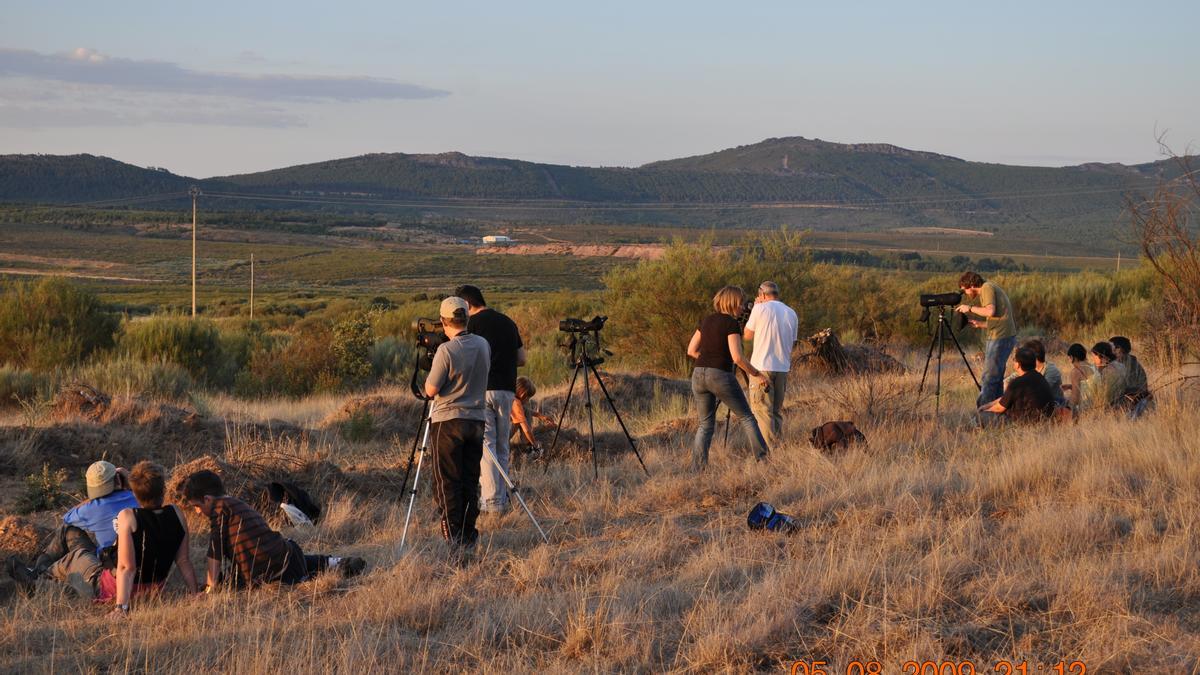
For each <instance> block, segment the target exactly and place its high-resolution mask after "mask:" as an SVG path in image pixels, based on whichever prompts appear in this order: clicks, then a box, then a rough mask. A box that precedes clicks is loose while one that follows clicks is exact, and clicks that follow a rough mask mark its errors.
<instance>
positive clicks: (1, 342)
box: [0, 277, 118, 372]
mask: <svg viewBox="0 0 1200 675" xmlns="http://www.w3.org/2000/svg"><path fill="white" fill-rule="evenodd" d="M117 326H118V320H117V318H116V317H115V316H113V315H112V314H110V313H109V312H108V311H107V309H106V308H105V306H104V305H103V304H101V302H100V300H99V299H98V298H97V297H96V296H95V295H92V294H91V293H88V292H87V291H85V290H83V289H81V288H79V287H78V286H75V285H74V284H72V283H70V282H68V281H66V280H65V279H60V278H57V277H51V278H47V279H44V280H42V281H39V282H14V283H11V284H8V285H7V286H6V287H5V289H4V293H3V295H0V354H3V355H4V359H5V360H6V361H7V362H9V363H12V364H14V365H16V366H20V367H24V368H29V369H32V370H35V371H42V372H48V371H52V370H54V369H56V368H59V367H61V366H64V365H67V366H70V365H74V364H77V363H80V362H82V361H83V360H85V359H87V358H88V357H89V356H91V355H92V354H94V353H96V352H98V351H102V350H105V349H109V348H110V347H112V345H113V334H114V333H115V332H116V330H117Z"/></svg>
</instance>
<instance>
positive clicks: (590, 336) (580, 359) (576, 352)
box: [550, 330, 650, 477]
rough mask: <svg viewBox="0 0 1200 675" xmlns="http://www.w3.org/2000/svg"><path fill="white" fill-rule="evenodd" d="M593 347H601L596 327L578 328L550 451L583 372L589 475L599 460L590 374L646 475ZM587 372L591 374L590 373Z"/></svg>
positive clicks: (596, 470)
mask: <svg viewBox="0 0 1200 675" xmlns="http://www.w3.org/2000/svg"><path fill="white" fill-rule="evenodd" d="M591 350H594V351H595V352H596V353H599V352H601V351H603V350H602V349H601V348H600V335H599V331H598V330H597V331H593V332H590V333H589V332H581V333H580V334H579V337H577V338H573V342H572V345H571V361H572V363H573V364H574V366H575V373H574V374H573V375H571V386H569V387H567V400H566V401H565V402H563V409H562V412H561V413H559V416H558V426H557V427H556V428H555V429H554V441H553V442H551V443H550V454H551V455H553V453H554V448H555V446H557V445H558V434H559V432H560V431H562V425H563V420H564V419H566V417H567V410H568V409H570V407H571V394H572V392H574V391H575V381H576V380H578V379H579V373H581V372H582V373H583V395H584V404H583V407H584V408H586V409H587V418H588V448H589V449H590V450H591V452H592V475H594V476H597V477H598V476H599V475H600V464H599V460H598V459H597V458H596V427H595V420H594V415H593V414H592V385H591V380H590V377H595V378H596V384H598V385H600V392H601V393H603V394H604V400H605V401H608V407H609V408H610V409H611V410H612V411H613V415H615V416H616V418H617V424H620V425H621V431H622V432H623V433H624V434H625V440H627V441H629V449H630V450H633V454H634V455H636V456H637V460H638V464H641V465H642V471H645V472H646V475H647V476H649V475H650V471H649V469H647V468H646V463H645V462H644V461H642V453H640V452H638V449H637V444H636V443H634V442H633V436H631V435H630V434H629V429H627V428H626V427H625V421H624V420H622V419H621V413H620V412H619V411H618V410H617V405H616V404H615V403H613V399H612V396H611V395H609V393H608V387H605V386H604V380H602V379H600V373H599V372H597V370H596V366H598V365H600V364H601V363H604V359H603V358H602V357H599V356H591V355H590V352H591ZM589 373H590V375H589Z"/></svg>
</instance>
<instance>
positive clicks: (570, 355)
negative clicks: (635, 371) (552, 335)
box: [558, 316, 612, 368]
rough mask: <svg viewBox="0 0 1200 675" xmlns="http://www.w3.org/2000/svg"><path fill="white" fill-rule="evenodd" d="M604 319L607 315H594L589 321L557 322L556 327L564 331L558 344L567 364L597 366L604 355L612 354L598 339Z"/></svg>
mask: <svg viewBox="0 0 1200 675" xmlns="http://www.w3.org/2000/svg"><path fill="white" fill-rule="evenodd" d="M606 321H608V317H607V316H596V317H593V318H592V319H591V320H590V321H584V320H582V319H563V320H562V321H559V322H558V329H559V330H560V331H562V332H563V333H566V335H565V336H564V337H563V339H562V340H560V341H559V343H558V346H559V348H560V349H562V351H563V354H564V355H565V356H566V357H567V365H568V366H570V367H571V368H575V367H578V366H598V365H600V364H601V363H604V357H605V356H612V352H610V351H608V350H607V349H605V348H604V347H603V345H602V343H601V340H600V330H601V329H602V328H604V322H606Z"/></svg>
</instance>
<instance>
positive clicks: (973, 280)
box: [958, 272, 983, 298]
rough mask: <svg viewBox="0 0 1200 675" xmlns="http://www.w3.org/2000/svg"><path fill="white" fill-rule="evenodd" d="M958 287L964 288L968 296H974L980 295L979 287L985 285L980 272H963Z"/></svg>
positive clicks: (963, 290)
mask: <svg viewBox="0 0 1200 675" xmlns="http://www.w3.org/2000/svg"><path fill="white" fill-rule="evenodd" d="M958 287H959V288H961V289H962V292H963V293H966V294H967V297H970V298H974V297H976V296H978V295H979V289H980V288H982V287H983V277H981V276H979V273H978V272H963V273H962V276H961V277H959V278H958Z"/></svg>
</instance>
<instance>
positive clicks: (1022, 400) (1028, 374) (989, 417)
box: [979, 347, 1054, 427]
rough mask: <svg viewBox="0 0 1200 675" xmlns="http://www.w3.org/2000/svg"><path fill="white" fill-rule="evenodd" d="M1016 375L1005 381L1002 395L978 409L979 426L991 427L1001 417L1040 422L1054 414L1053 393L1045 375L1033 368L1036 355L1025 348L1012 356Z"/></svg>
mask: <svg viewBox="0 0 1200 675" xmlns="http://www.w3.org/2000/svg"><path fill="white" fill-rule="evenodd" d="M1013 363H1014V364H1015V365H1016V371H1017V377H1016V378H1015V379H1013V381H1011V382H1009V383H1008V388H1007V389H1005V390H1004V395H1003V396H1001V397H1000V398H998V399H996V400H995V401H992V402H991V403H987V404H984V405H983V406H981V407H980V408H979V422H980V425H982V426H985V427H986V426H994V425H996V424H999V423H1002V422H1003V421H1004V420H1008V421H1010V422H1015V423H1032V422H1041V421H1043V420H1047V419H1050V417H1051V416H1052V415H1053V414H1054V392H1053V390H1052V389H1051V388H1050V383H1049V382H1047V381H1046V378H1045V376H1043V375H1042V374H1041V373H1039V372H1038V371H1037V354H1036V353H1035V352H1034V351H1033V350H1032V349H1030V348H1028V347H1022V348H1020V349H1018V350H1017V353H1016V354H1015V355H1014V356H1013Z"/></svg>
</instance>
